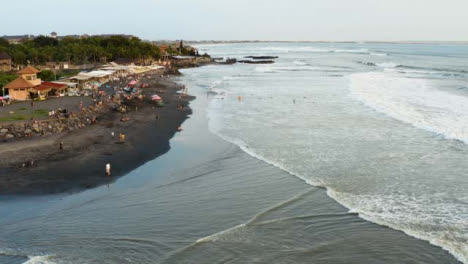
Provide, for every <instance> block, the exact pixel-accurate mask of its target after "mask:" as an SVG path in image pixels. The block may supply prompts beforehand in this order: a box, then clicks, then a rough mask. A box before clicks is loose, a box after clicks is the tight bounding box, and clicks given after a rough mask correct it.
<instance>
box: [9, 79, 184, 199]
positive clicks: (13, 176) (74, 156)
mask: <svg viewBox="0 0 468 264" xmlns="http://www.w3.org/2000/svg"><path fill="white" fill-rule="evenodd" d="M140 83H148V84H150V87H148V88H143V89H142V93H143V94H144V95H145V96H146V97H145V98H147V99H145V102H140V103H135V108H133V107H132V111H131V112H130V113H128V114H126V115H125V116H127V117H129V118H130V120H129V121H126V122H120V117H121V116H122V115H121V114H120V113H118V112H111V111H107V112H105V113H103V114H101V115H100V116H99V117H98V119H99V121H98V122H97V124H95V125H91V126H88V127H86V128H83V129H78V130H75V131H71V132H69V133H62V134H58V135H49V136H45V137H35V138H32V139H23V140H18V141H14V142H7V143H5V142H2V143H0V157H1V159H0V175H1V176H0V193H2V194H39V193H43V194H47V193H59V192H69V191H77V190H82V189H85V188H91V187H95V186H98V185H100V184H104V183H109V182H112V181H114V180H115V179H116V178H117V177H118V176H121V175H124V174H125V173H127V172H129V171H131V170H133V169H134V168H137V167H138V166H140V165H142V164H143V163H145V162H147V161H149V160H152V159H154V158H156V157H157V156H159V155H161V154H163V153H166V152H167V151H168V150H169V139H170V138H172V136H173V135H174V134H175V133H176V132H177V129H178V127H179V125H180V124H182V122H183V121H184V120H185V119H187V118H188V116H189V115H190V114H191V110H190V108H188V107H184V108H183V109H178V108H177V106H178V105H179V104H183V105H188V101H190V100H192V99H193V97H191V96H188V95H181V94H179V93H178V92H179V91H180V90H181V89H182V88H183V87H181V86H179V85H177V84H176V83H174V82H172V81H170V80H168V79H166V78H161V77H160V72H153V73H152V74H148V73H147V74H146V77H144V78H142V79H141V80H140ZM109 85H110V86H113V85H117V83H109ZM155 93H157V94H159V95H160V96H161V97H162V98H163V100H164V102H165V106H164V107H161V108H158V107H155V104H154V103H151V101H150V99H151V95H152V94H155ZM137 107H138V109H137ZM157 115H158V116H159V119H156V116H157ZM112 132H114V137H112V136H111V133H112ZM120 133H125V135H126V140H125V143H123V144H120V143H119V134H120ZM61 141H62V142H63V151H59V144H60V142H61ZM31 161H33V165H32V166H31V165H30V163H31ZM106 163H110V164H111V168H112V169H111V171H112V176H111V177H106V176H105V173H104V172H105V165H106ZM23 164H26V165H23Z"/></svg>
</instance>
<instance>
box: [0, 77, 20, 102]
mask: <svg viewBox="0 0 468 264" xmlns="http://www.w3.org/2000/svg"><path fill="white" fill-rule="evenodd" d="M17 77H18V76H17V75H14V74H11V73H7V72H0V88H2V87H3V86H5V85H7V84H8V83H9V82H11V81H13V80H14V79H16V78H17ZM1 92H2V91H1V90H0V96H2V94H1Z"/></svg>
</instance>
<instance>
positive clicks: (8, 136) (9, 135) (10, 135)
mask: <svg viewBox="0 0 468 264" xmlns="http://www.w3.org/2000/svg"><path fill="white" fill-rule="evenodd" d="M14 137H15V136H13V135H12V134H7V135H6V138H14Z"/></svg>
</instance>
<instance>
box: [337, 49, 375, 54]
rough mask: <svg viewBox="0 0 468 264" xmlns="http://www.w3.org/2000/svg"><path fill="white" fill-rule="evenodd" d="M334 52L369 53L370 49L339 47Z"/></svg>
mask: <svg viewBox="0 0 468 264" xmlns="http://www.w3.org/2000/svg"><path fill="white" fill-rule="evenodd" d="M333 52H336V53H369V50H368V49H337V50H334V51H333Z"/></svg>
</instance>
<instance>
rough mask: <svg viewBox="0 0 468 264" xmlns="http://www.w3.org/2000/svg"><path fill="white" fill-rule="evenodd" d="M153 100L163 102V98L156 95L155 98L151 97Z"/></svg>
mask: <svg viewBox="0 0 468 264" xmlns="http://www.w3.org/2000/svg"><path fill="white" fill-rule="evenodd" d="M151 100H153V101H158V100H162V98H161V97H160V96H159V95H157V94H154V95H153V96H151Z"/></svg>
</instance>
